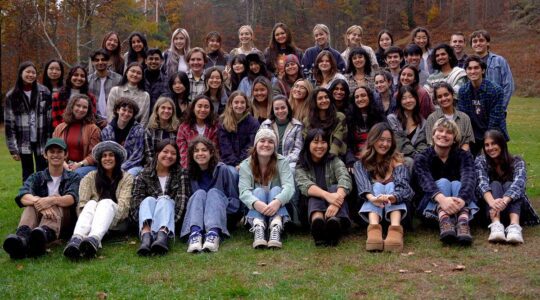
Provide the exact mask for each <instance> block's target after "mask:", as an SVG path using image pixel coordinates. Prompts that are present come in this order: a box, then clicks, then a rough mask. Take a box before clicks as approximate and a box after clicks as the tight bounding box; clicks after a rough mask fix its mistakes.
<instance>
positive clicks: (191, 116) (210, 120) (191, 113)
mask: <svg viewBox="0 0 540 300" xmlns="http://www.w3.org/2000/svg"><path fill="white" fill-rule="evenodd" d="M201 100H206V101H208V103H209V104H210V113H209V114H208V116H207V117H206V120H204V122H205V123H206V125H207V126H214V125H215V123H216V116H215V112H214V105H212V100H211V99H210V98H209V97H208V96H205V95H199V96H197V97H195V99H193V101H192V102H191V103H190V104H189V108H188V113H187V116H186V119H185V121H184V123H187V124H189V126H190V127H193V125H195V123H197V117H196V116H195V106H196V105H197V103H198V102H199V101H201Z"/></svg>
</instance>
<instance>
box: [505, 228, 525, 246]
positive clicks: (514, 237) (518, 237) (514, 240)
mask: <svg viewBox="0 0 540 300" xmlns="http://www.w3.org/2000/svg"><path fill="white" fill-rule="evenodd" d="M506 241H507V242H508V243H511V244H523V235H522V234H521V226H519V224H510V225H509V226H508V227H506Z"/></svg>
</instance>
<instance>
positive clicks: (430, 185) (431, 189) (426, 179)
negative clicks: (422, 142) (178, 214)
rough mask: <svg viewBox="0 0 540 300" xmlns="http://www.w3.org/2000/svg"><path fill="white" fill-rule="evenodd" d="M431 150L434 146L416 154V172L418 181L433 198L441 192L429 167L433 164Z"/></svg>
mask: <svg viewBox="0 0 540 300" xmlns="http://www.w3.org/2000/svg"><path fill="white" fill-rule="evenodd" d="M431 151H433V150H432V148H428V149H427V150H425V151H423V152H421V153H419V154H418V155H416V157H415V160H414V172H415V173H416V177H417V180H418V183H419V185H420V187H421V188H422V190H423V192H424V193H425V194H426V195H427V196H428V197H429V198H433V197H434V196H435V195H436V194H438V193H440V190H439V187H438V186H437V184H436V183H435V180H434V179H433V176H432V175H431V171H430V169H429V166H430V164H431V161H430V159H429V153H430V152H431Z"/></svg>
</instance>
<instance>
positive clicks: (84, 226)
mask: <svg viewBox="0 0 540 300" xmlns="http://www.w3.org/2000/svg"><path fill="white" fill-rule="evenodd" d="M92 156H93V157H94V159H95V161H96V166H97V171H91V172H90V173H88V175H86V176H85V177H84V178H83V179H82V180H81V183H80V186H79V204H78V205H77V213H78V215H79V218H78V220H77V224H76V225H75V230H74V231H73V236H72V237H71V239H70V240H69V243H68V244H67V246H66V248H65V249H64V255H65V256H66V257H68V258H71V259H77V258H80V257H81V256H83V257H86V258H93V257H95V255H96V253H97V251H98V249H99V248H101V240H102V239H103V236H105V234H106V233H107V231H108V230H109V229H110V228H115V227H117V226H118V225H120V224H122V223H123V222H124V221H125V219H126V218H127V216H128V213H129V205H130V202H131V190H132V188H133V177H132V176H131V175H130V174H128V173H126V172H124V171H122V169H121V167H120V166H121V165H122V162H123V161H124V160H125V159H126V156H127V153H126V150H124V148H123V147H122V146H120V145H119V144H117V143H116V142H113V141H105V142H101V143H99V144H97V145H96V146H95V147H94V148H93V149H92Z"/></svg>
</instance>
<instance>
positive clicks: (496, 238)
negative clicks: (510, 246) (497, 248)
mask: <svg viewBox="0 0 540 300" xmlns="http://www.w3.org/2000/svg"><path fill="white" fill-rule="evenodd" d="M488 228H489V229H490V230H491V232H490V233H489V237H488V241H489V242H490V243H502V242H506V237H505V236H504V225H503V224H502V223H501V222H499V221H497V222H493V223H491V224H489V226H488Z"/></svg>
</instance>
